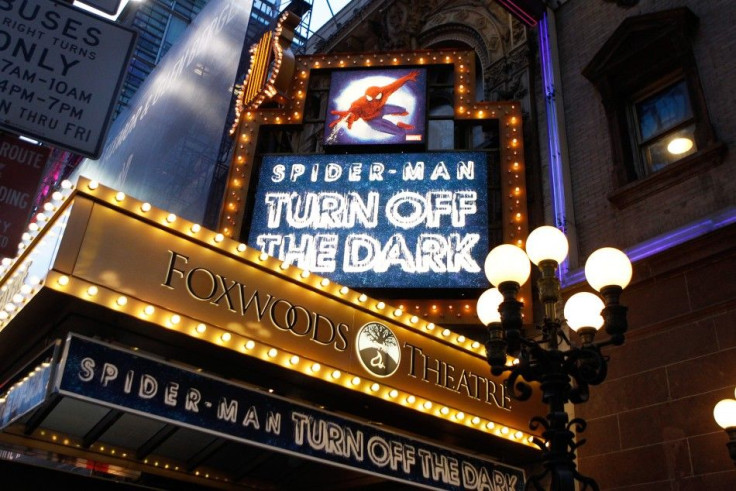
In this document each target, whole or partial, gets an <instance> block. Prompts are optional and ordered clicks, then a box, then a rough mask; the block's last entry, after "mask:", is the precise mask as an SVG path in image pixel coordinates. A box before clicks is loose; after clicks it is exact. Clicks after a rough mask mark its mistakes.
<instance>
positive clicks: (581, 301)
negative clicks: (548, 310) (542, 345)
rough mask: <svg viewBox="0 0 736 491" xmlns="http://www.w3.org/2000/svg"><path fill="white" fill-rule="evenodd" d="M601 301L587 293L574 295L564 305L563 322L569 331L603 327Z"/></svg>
mask: <svg viewBox="0 0 736 491" xmlns="http://www.w3.org/2000/svg"><path fill="white" fill-rule="evenodd" d="M603 307H604V305H603V300H601V298H600V297H599V296H598V295H595V294H593V293H589V292H580V293H576V294H575V295H573V296H572V297H570V298H569V299H568V300H567V303H565V309H564V313H565V320H566V321H567V325H568V326H570V329H572V330H573V331H577V330H578V329H580V328H581V327H593V328H595V329H600V328H601V326H603V317H601V311H602V310H603Z"/></svg>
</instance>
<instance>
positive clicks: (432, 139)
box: [427, 119, 455, 150]
mask: <svg viewBox="0 0 736 491" xmlns="http://www.w3.org/2000/svg"><path fill="white" fill-rule="evenodd" d="M428 123H429V124H428V129H429V136H428V137H427V148H428V149H429V150H447V149H453V148H455V121H453V120H451V119H435V120H429V121H428Z"/></svg>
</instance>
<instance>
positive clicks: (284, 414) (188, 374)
mask: <svg viewBox="0 0 736 491" xmlns="http://www.w3.org/2000/svg"><path fill="white" fill-rule="evenodd" d="M60 372H61V380H60V382H59V392H60V393H61V394H62V395H66V396H69V397H75V398H79V399H84V400H87V401H91V402H95V403H99V404H102V405H105V406H109V407H114V408H117V409H121V410H125V411H130V412H134V413H137V414H140V415H143V416H149V417H152V418H155V419H159V420H162V421H166V422H169V423H172V424H176V425H180V426H185V427H189V428H192V429H196V430H201V431H206V432H208V433H212V434H215V435H218V436H221V437H223V438H228V439H231V440H235V441H239V442H242V443H246V444H252V445H256V446H260V447H266V448H269V449H273V450H276V451H279V452H284V453H289V454H295V455H299V456H302V457H305V458H308V459H311V460H316V461H321V462H326V463H329V464H333V465H338V466H341V467H346V468H350V469H353V470H357V471H361V472H365V473H369V474H374V475H379V476H383V477H386V478H389V479H393V480H397V481H403V482H410V483H412V484H415V485H418V486H421V487H425V488H429V489H457V490H460V489H478V490H491V489H504V490H507V491H515V490H519V491H520V490H522V489H523V487H524V479H525V476H524V472H523V470H521V469H517V468H514V467H510V466H507V465H502V464H499V463H496V462H493V461H490V460H485V459H481V458H478V457H477V456H471V455H467V454H464V453H461V452H457V451H455V450H451V449H447V448H444V447H441V446H438V445H435V444H432V443H429V442H425V441H422V440H418V439H414V438H410V437H408V436H406V435H403V434H398V433H394V432H390V431H386V430H385V429H380V428H377V427H374V426H371V425H368V424H365V423H361V422H358V421H354V420H351V419H348V418H344V417H340V416H336V415H334V414H331V413H328V412H325V411H321V410H317V409H313V408H311V407H309V406H306V405H302V404H297V403H294V402H291V401H289V400H287V399H284V398H281V397H277V396H274V395H272V394H268V393H267V392H264V391H259V390H255V389H251V388H248V387H245V386H242V385H237V384H234V383H231V382H227V381H224V380H221V379H218V378H215V377H211V376H208V375H204V374H201V373H197V372H193V371H190V370H186V369H184V368H180V367H177V366H175V365H172V364H170V363H164V362H162V361H158V360H156V359H154V358H150V357H148V356H145V355H143V354H141V353H140V352H132V351H128V350H124V349H120V348H117V347H113V346H109V345H106V344H103V343H100V342H97V341H93V340H90V339H87V338H83V337H81V336H76V335H72V336H70V337H69V339H68V340H67V343H66V346H65V352H64V355H63V358H62V368H61V370H60Z"/></svg>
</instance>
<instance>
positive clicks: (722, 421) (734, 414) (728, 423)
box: [713, 399, 736, 430]
mask: <svg viewBox="0 0 736 491" xmlns="http://www.w3.org/2000/svg"><path fill="white" fill-rule="evenodd" d="M713 418H714V419H715V420H716V423H718V426H720V427H721V428H723V429H724V430H726V429H729V428H736V399H723V400H722V401H721V402H719V403H718V404H716V406H715V407H714V408H713Z"/></svg>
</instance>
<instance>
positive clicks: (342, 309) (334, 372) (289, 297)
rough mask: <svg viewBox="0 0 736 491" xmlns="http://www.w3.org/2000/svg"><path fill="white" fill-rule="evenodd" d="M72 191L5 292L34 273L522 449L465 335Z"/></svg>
mask: <svg viewBox="0 0 736 491" xmlns="http://www.w3.org/2000/svg"><path fill="white" fill-rule="evenodd" d="M80 188H81V189H79V190H77V191H75V192H74V194H73V195H72V197H71V198H69V199H68V200H67V201H66V203H65V204H64V205H63V206H62V209H61V210H60V211H59V212H58V213H57V216H56V217H54V218H53V219H52V220H51V221H50V223H49V224H48V225H46V228H44V229H43V230H42V232H41V235H43V234H44V233H46V232H47V231H51V233H53V234H55V235H58V237H57V238H56V239H54V241H52V240H50V239H51V237H50V236H49V237H40V238H39V240H38V241H37V244H34V245H37V246H38V248H39V249H38V250H37V251H35V250H33V248H31V250H28V251H26V253H25V254H27V255H24V256H22V257H21V258H19V259H17V260H16V263H14V264H13V265H11V266H10V268H11V271H8V276H6V278H7V277H12V278H15V280H14V281H15V283H12V282H8V283H7V286H8V289H9V290H13V291H8V292H7V294H8V295H10V297H12V298H15V292H16V291H18V292H20V291H21V290H23V289H24V288H25V290H26V294H28V291H31V293H30V294H31V295H32V294H33V293H32V292H33V291H37V289H36V290H34V289H33V288H27V287H25V286H24V285H22V283H23V281H25V278H28V277H30V276H38V277H40V278H42V279H43V281H44V288H52V289H54V290H58V291H61V292H64V293H67V294H70V295H74V296H76V297H78V298H80V299H82V300H85V301H88V302H94V303H97V304H100V305H103V306H105V307H107V308H109V309H112V310H115V311H118V312H121V313H123V314H126V315H130V316H134V317H136V318H139V319H142V320H144V321H146V322H149V323H151V324H154V325H158V326H161V327H163V328H166V329H169V330H172V331H176V332H180V333H181V334H182V335H188V336H192V337H195V338H198V339H202V340H205V341H208V342H210V343H213V344H216V345H218V346H221V347H222V348H225V349H231V350H234V351H237V352H239V353H241V354H243V355H244V356H251V357H255V358H257V359H259V360H262V361H265V362H268V363H272V364H274V365H277V366H279V367H282V368H283V369H285V370H292V371H294V372H297V373H300V374H301V375H302V376H307V377H315V378H319V379H321V380H324V381H326V382H329V383H332V384H334V385H335V386H336V389H337V388H338V387H339V389H338V390H352V391H357V392H360V393H363V394H365V395H366V396H368V397H376V398H380V399H382V400H384V401H388V402H392V403H394V404H397V405H399V406H402V407H404V408H408V409H411V410H415V411H418V412H421V413H424V414H429V415H432V416H435V417H437V418H441V419H444V420H448V421H451V422H453V423H456V424H460V425H463V426H465V427H467V428H471V429H475V430H477V431H480V432H484V433H488V434H491V435H495V436H498V437H501V438H505V439H508V440H511V441H514V442H517V443H519V444H521V445H528V446H531V443H530V437H531V434H529V433H528V432H527V431H525V430H524V428H526V427H527V422H528V421H529V419H530V418H531V417H532V416H533V415H534V414H537V413H538V412H539V411H540V410H541V408H540V407H539V406H538V405H537V404H536V403H529V402H524V403H517V402H513V403H512V401H511V399H510V397H509V394H508V393H507V392H506V388H505V386H504V381H503V379H502V378H499V377H493V376H491V375H490V373H489V369H488V365H487V363H486V361H485V357H484V353H483V351H484V350H483V347H482V346H480V344H479V343H477V342H473V341H471V340H468V339H466V338H465V337H464V336H462V335H457V334H455V333H452V332H450V331H449V330H447V329H442V328H441V327H439V326H435V325H434V324H431V323H427V322H425V321H422V320H420V319H418V318H417V317H416V316H412V315H411V314H407V313H405V312H402V311H401V310H399V309H395V308H393V307H389V306H387V305H386V304H385V303H384V302H381V301H376V300H373V299H371V298H369V297H367V296H366V295H364V294H361V293H359V292H356V291H354V290H351V289H349V288H347V287H345V286H340V285H338V284H335V283H332V282H330V281H329V280H327V279H325V278H321V277H319V276H317V275H315V274H310V273H308V272H307V271H304V270H302V269H299V268H297V267H294V266H290V265H288V264H285V263H283V262H281V261H279V260H277V259H275V258H273V257H269V256H267V255H265V254H263V253H261V252H260V251H258V250H255V249H252V248H249V247H246V246H245V245H244V244H240V243H237V242H235V241H231V240H229V239H227V238H225V237H223V235H222V234H217V233H215V232H212V231H208V230H204V229H202V228H200V227H199V226H198V225H196V224H193V223H191V222H187V221H185V220H182V219H180V218H178V217H175V216H173V215H171V214H169V213H167V212H164V211H163V210H159V209H155V208H152V207H151V206H150V205H148V204H146V203H141V202H139V201H137V200H134V199H132V198H129V197H126V196H125V195H123V194H122V193H116V192H115V191H113V190H111V189H108V188H104V187H102V186H99V185H97V184H96V183H93V182H89V181H85V180H83V181H82V182H80ZM64 223H66V225H64ZM41 239H43V240H41ZM55 241H58V243H56V242H55ZM43 247H47V248H48V250H49V251H52V252H53V254H54V257H53V258H52V260H51V261H50V262H44V260H43V258H42V254H40V253H41V252H42V249H43ZM24 258H25V259H24ZM31 258H34V259H33V260H32V262H33V266H32V267H30V269H29V266H28V263H29V262H31ZM44 264H50V267H48V269H46V273H45V274H42V273H41V272H40V271H39V270H38V268H43V267H44ZM23 268H25V271H26V273H25V275H17V274H11V273H14V272H15V271H21V270H24V269H23ZM34 268H36V269H34ZM35 281H36V282H37V281H38V280H35ZM10 297H9V298H10ZM17 310H22V308H20V307H17ZM13 312H14V313H13V315H15V313H16V310H14V311H13ZM11 321H12V315H11V316H10V318H8V316H6V318H5V319H3V320H0V329H2V328H3V327H4V326H7V325H8V323H9V322H11Z"/></svg>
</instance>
